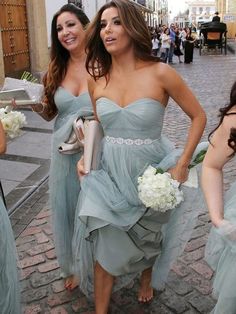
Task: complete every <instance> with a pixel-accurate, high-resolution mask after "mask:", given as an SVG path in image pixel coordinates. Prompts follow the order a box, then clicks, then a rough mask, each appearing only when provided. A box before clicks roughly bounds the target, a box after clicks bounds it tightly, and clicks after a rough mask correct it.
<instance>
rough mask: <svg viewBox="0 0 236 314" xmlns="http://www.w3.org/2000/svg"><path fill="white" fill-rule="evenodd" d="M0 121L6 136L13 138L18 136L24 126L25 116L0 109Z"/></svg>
mask: <svg viewBox="0 0 236 314" xmlns="http://www.w3.org/2000/svg"><path fill="white" fill-rule="evenodd" d="M0 120H1V122H2V125H3V129H4V131H5V133H6V134H7V136H9V137H10V138H14V137H16V136H18V135H20V128H22V127H23V126H24V125H26V118H25V115H24V114H23V113H21V112H18V111H8V110H7V109H3V108H1V109H0Z"/></svg>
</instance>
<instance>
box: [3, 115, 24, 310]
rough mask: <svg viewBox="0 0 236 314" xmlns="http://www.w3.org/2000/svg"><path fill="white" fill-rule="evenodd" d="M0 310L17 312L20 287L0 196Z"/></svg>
mask: <svg viewBox="0 0 236 314" xmlns="http://www.w3.org/2000/svg"><path fill="white" fill-rule="evenodd" d="M5 151H6V138H5V134H4V130H3V126H2V123H1V121H0V154H3V153H5ZM0 309H1V310H0V312H1V314H18V313H21V310H20V288H19V285H18V276H17V266H16V247H15V239H14V236H13V232H12V228H11V223H10V220H9V218H8V215H7V210H6V208H5V205H4V203H3V200H2V197H1V196H0Z"/></svg>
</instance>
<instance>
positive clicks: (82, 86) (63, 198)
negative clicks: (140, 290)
mask: <svg viewBox="0 0 236 314" xmlns="http://www.w3.org/2000/svg"><path fill="white" fill-rule="evenodd" d="M88 23H89V20H88V18H87V16H86V15H85V14H84V12H83V11H82V10H80V9H79V8H78V7H76V6H75V5H73V4H67V5H64V6H63V7H62V8H61V9H60V10H59V11H58V12H57V13H56V14H55V15H54V17H53V20H52V26H51V38H52V45H51V61H50V64H49V68H48V71H47V73H46V75H45V77H44V79H43V83H44V86H45V98H44V102H43V103H41V104H37V105H35V106H33V110H34V111H36V112H38V113H39V114H40V115H41V116H42V117H43V118H44V119H46V120H48V121H50V120H52V119H53V118H54V117H55V116H57V117H56V121H55V125H54V132H53V140H52V160H51V170H50V180H49V185H50V204H51V208H52V214H53V216H52V219H53V226H54V240H55V247H56V254H57V258H58V261H59V265H60V267H61V269H62V272H63V276H64V277H66V278H67V279H66V280H65V287H66V288H68V289H73V288H74V287H75V286H76V285H77V282H76V281H77V279H76V278H75V277H74V276H73V270H72V251H71V243H72V235H73V226H74V214H75V208H76V204H77V200H78V195H79V190H80V184H79V180H78V177H77V175H76V163H77V161H78V160H79V158H80V156H81V152H77V153H75V154H62V153H60V152H59V151H58V148H59V147H60V146H61V144H62V143H63V142H65V141H66V140H68V138H70V134H71V131H72V126H73V122H74V121H75V119H76V118H77V117H78V116H87V115H91V114H92V104H91V100H90V97H89V94H88V87H87V72H86V69H85V59H86V54H85V49H84V39H85V28H86V26H87V24H88ZM71 148H72V149H73V145H71Z"/></svg>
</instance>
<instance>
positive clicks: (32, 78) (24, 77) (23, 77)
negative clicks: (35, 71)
mask: <svg viewBox="0 0 236 314" xmlns="http://www.w3.org/2000/svg"><path fill="white" fill-rule="evenodd" d="M20 79H21V80H26V81H29V82H32V83H38V79H37V77H35V76H33V75H32V74H31V73H30V72H27V71H24V73H23V74H22V75H21V78H20Z"/></svg>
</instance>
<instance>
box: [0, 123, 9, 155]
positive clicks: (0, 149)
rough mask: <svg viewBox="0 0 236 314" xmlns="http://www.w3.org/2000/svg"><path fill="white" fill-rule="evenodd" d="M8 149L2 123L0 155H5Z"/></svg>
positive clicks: (0, 129)
mask: <svg viewBox="0 0 236 314" xmlns="http://www.w3.org/2000/svg"><path fill="white" fill-rule="evenodd" d="M6 149H7V143H6V136H5V132H4V130H3V126H2V123H1V121H0V154H4V153H5V152H6Z"/></svg>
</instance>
